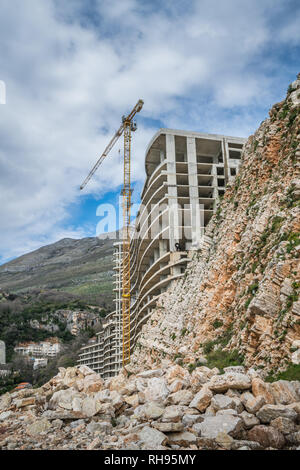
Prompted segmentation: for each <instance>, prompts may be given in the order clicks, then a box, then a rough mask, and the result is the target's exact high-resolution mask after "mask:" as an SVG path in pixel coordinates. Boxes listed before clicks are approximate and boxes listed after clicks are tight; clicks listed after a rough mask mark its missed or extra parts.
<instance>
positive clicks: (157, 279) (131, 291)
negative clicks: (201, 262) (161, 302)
mask: <svg viewBox="0 0 300 470" xmlns="http://www.w3.org/2000/svg"><path fill="white" fill-rule="evenodd" d="M143 104H144V103H143V101H142V100H139V101H138V103H137V104H136V106H135V107H134V108H133V110H132V111H131V113H130V114H129V115H128V116H127V117H125V116H124V117H123V118H122V124H121V126H120V128H119V129H118V131H117V132H116V134H115V135H114V137H113V138H112V140H111V141H110V143H109V144H108V146H107V147H106V149H105V151H104V152H103V154H102V156H101V157H100V159H99V160H98V162H97V163H96V165H95V166H94V167H93V169H92V170H91V172H90V174H89V175H88V177H87V178H86V180H85V181H84V182H83V184H82V186H81V189H83V188H84V187H85V186H86V184H87V183H88V182H89V180H90V179H91V178H92V176H93V175H94V173H95V172H96V171H97V169H98V168H99V166H100V165H101V163H102V161H103V160H104V159H105V158H106V156H107V155H108V153H109V152H110V151H111V149H112V148H113V146H114V145H115V143H116V142H117V141H118V139H119V138H120V137H121V136H122V135H123V136H124V183H123V190H122V195H123V230H122V231H121V233H122V240H120V241H117V242H116V243H115V252H114V263H115V266H114V272H115V273H114V293H115V310H114V311H113V312H111V313H109V314H108V315H107V317H106V319H105V321H104V322H103V328H102V330H101V331H100V332H99V333H98V334H97V339H96V340H94V341H93V342H91V343H90V344H88V345H86V346H84V347H83V348H82V349H81V351H80V354H79V360H78V364H79V365H87V366H89V367H90V368H91V369H93V370H94V371H95V372H97V373H99V374H100V375H101V376H102V377H103V378H107V377H113V376H115V375H117V374H118V372H119V371H120V369H121V368H122V367H126V365H127V364H128V363H130V357H131V355H132V353H133V350H134V347H135V345H136V344H137V341H138V338H139V335H140V333H141V328H142V326H143V325H144V324H145V322H146V321H147V320H148V319H149V317H150V316H151V313H152V312H153V310H154V309H155V306H156V303H157V300H158V298H159V296H160V295H161V294H162V293H163V292H165V291H166V290H167V289H168V287H169V286H170V285H171V283H172V282H173V281H175V280H177V279H179V278H181V277H183V276H184V273H185V270H186V267H187V265H188V263H189V262H190V261H191V260H192V259H193V255H194V254H195V252H196V251H198V250H199V249H200V248H201V246H203V245H205V243H206V238H205V227H206V226H207V224H208V222H209V220H210V218H211V216H212V215H213V213H214V212H215V211H216V208H217V205H218V202H219V200H220V198H222V196H223V195H224V192H225V189H226V185H227V184H228V183H231V182H232V181H233V180H234V179H235V177H236V175H237V173H238V171H239V166H240V162H241V153H242V150H243V146H244V144H245V142H246V139H243V138H239V137H233V136H224V135H216V134H205V133H198V132H187V131H183V130H173V129H160V130H159V131H158V132H157V133H156V134H155V135H154V136H153V138H152V139H151V141H150V142H149V144H148V147H147V149H146V151H145V172H146V178H145V183H144V187H143V189H142V192H141V195H140V200H141V205H140V209H139V210H138V213H137V216H136V218H135V221H134V225H132V224H131V193H132V189H131V174H130V172H131V151H132V148H131V147H132V145H131V141H132V136H131V133H132V132H133V131H135V130H136V129H137V125H136V123H135V121H134V117H135V115H136V114H137V113H138V112H140V111H141V109H142V107H143Z"/></svg>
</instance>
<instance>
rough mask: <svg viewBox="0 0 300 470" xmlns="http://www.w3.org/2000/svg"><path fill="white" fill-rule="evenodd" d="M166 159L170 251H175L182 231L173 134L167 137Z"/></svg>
mask: <svg viewBox="0 0 300 470" xmlns="http://www.w3.org/2000/svg"><path fill="white" fill-rule="evenodd" d="M166 157H167V181H168V199H169V235H170V251H175V250H176V248H175V244H176V243H177V242H178V241H179V240H180V230H179V214H178V202H177V201H178V200H177V181H176V154H175V136H174V135H171V134H167V135H166Z"/></svg>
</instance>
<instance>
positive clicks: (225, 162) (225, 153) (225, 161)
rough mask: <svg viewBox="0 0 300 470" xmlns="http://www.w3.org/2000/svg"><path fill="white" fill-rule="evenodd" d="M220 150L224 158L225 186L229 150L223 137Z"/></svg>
mask: <svg viewBox="0 0 300 470" xmlns="http://www.w3.org/2000/svg"><path fill="white" fill-rule="evenodd" d="M222 152H223V160H224V175H225V186H226V184H227V183H228V181H229V150H228V141H227V139H226V137H224V139H223V142H222Z"/></svg>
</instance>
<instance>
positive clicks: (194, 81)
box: [0, 0, 300, 263]
mask: <svg viewBox="0 0 300 470" xmlns="http://www.w3.org/2000/svg"><path fill="white" fill-rule="evenodd" d="M299 24H300V3H299V1H298V0H189V1H182V0H180V1H179V0H165V1H164V2H161V1H153V0H151V1H149V0H110V1H109V2H107V1H102V0H64V1H62V0H43V1H42V2H41V1H40V0H0V80H3V81H5V84H6V91H7V103H6V104H5V105H0V197H1V201H2V204H1V207H0V220H1V226H0V263H4V262H5V261H7V260H9V259H12V258H14V257H16V256H19V255H21V254H23V253H26V252H29V251H32V250H34V249H36V248H39V247H40V246H42V245H45V244H48V243H53V242H55V241H57V240H59V239H61V238H64V237H71V238H81V237H85V236H95V234H96V230H97V224H98V222H99V220H100V219H101V217H99V216H97V213H96V211H97V208H98V206H99V204H100V203H115V202H116V201H117V200H118V196H119V191H120V186H121V183H122V158H120V157H119V149H120V150H121V152H122V141H121V140H120V141H119V142H118V143H117V145H116V146H115V148H114V149H113V151H112V152H111V154H110V155H109V156H108V157H107V159H106V161H105V162H104V163H103V165H102V166H101V168H99V170H98V172H97V175H95V177H94V178H93V180H92V181H91V182H90V183H89V185H88V186H87V187H86V189H85V190H84V191H83V193H81V192H80V191H79V186H80V184H81V183H82V181H83V180H84V178H85V177H86V175H87V174H88V172H89V170H90V169H91V167H92V166H93V165H94V163H95V162H96V160H97V158H98V157H99V155H100V154H101V153H102V151H103V149H104V148H105V146H106V145H107V143H108V141H109V140H110V138H111V137H112V135H113V133H114V132H115V130H116V129H117V128H118V127H119V125H120V119H121V116H122V115H123V114H125V113H127V112H129V111H130V110H131V108H132V107H133V106H134V105H135V103H136V102H137V100H138V99H139V98H142V99H144V101H145V106H144V108H143V110H142V112H141V113H140V114H139V115H138V118H137V121H138V126H139V128H138V131H137V132H136V133H135V134H134V141H133V167H132V177H133V183H134V187H135V192H134V198H135V202H137V201H138V198H139V192H140V190H141V188H142V186H143V182H144V177H145V174H144V154H145V148H146V146H147V143H148V142H149V140H150V139H151V137H152V136H153V134H154V133H155V132H156V131H157V130H158V128H160V127H169V128H174V129H186V130H195V131H199V132H201V131H203V132H211V133H221V134H228V135H236V136H241V137H248V136H249V135H251V133H253V132H254V131H255V130H256V129H257V127H258V126H259V124H260V122H261V121H262V120H263V119H265V118H266V117H267V114H268V110H269V108H270V107H271V106H272V105H273V104H274V103H275V102H278V101H280V100H282V99H283V98H284V97H285V93H286V90H287V87H288V85H289V83H290V82H292V81H293V80H295V78H296V75H297V73H299V72H300V67H299V58H300V28H299Z"/></svg>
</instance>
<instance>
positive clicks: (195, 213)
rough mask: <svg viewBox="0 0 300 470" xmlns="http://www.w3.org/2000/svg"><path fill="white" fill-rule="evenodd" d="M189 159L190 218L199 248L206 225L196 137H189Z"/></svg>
mask: <svg viewBox="0 0 300 470" xmlns="http://www.w3.org/2000/svg"><path fill="white" fill-rule="evenodd" d="M187 161H188V177H189V192H190V204H189V206H190V220H191V235H192V249H197V248H198V247H199V245H200V240H201V237H202V227H203V226H204V213H203V211H202V210H201V209H202V208H200V207H199V187H198V177H197V154H196V139H195V138H194V137H187Z"/></svg>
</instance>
